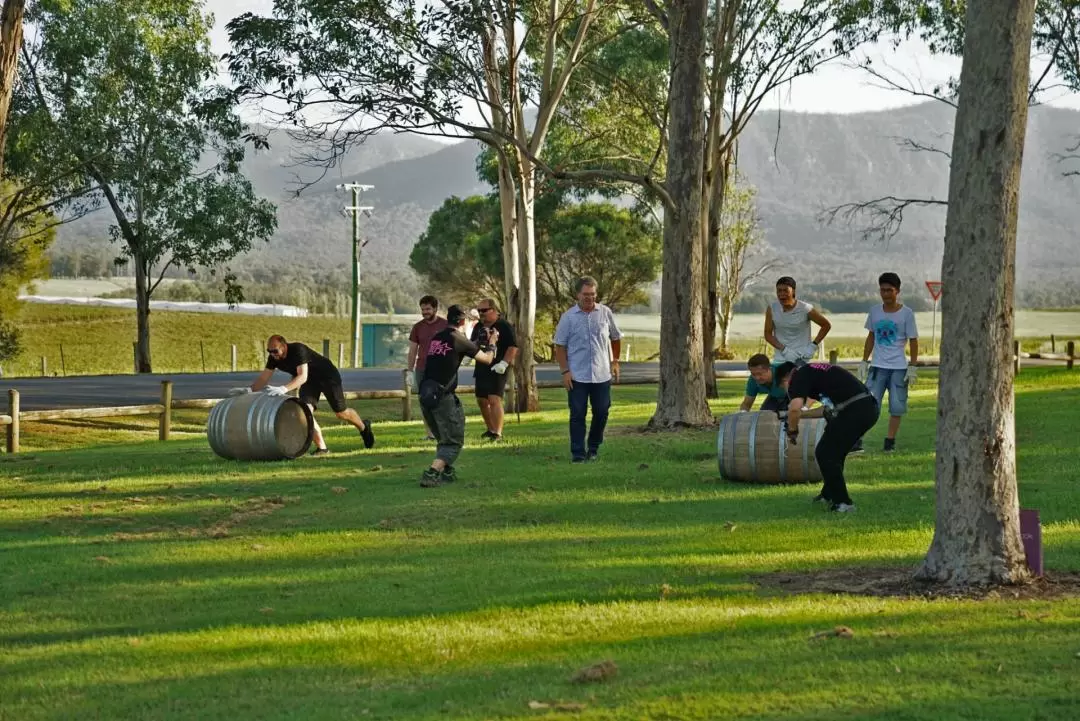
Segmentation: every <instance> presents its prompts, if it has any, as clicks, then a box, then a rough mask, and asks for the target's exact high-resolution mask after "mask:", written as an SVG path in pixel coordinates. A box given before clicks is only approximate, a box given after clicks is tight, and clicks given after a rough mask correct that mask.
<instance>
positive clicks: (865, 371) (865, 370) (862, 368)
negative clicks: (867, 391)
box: [855, 361, 870, 383]
mask: <svg viewBox="0 0 1080 721" xmlns="http://www.w3.org/2000/svg"><path fill="white" fill-rule="evenodd" d="M855 375H856V376H857V377H858V378H859V380H860V381H862V382H863V383H865V382H866V376H868V375H870V361H859V370H858V371H857V372H856V373H855Z"/></svg>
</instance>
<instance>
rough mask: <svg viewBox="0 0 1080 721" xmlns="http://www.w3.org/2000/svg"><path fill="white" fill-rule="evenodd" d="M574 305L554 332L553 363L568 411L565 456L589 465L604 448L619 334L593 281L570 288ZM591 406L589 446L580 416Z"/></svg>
mask: <svg viewBox="0 0 1080 721" xmlns="http://www.w3.org/2000/svg"><path fill="white" fill-rule="evenodd" d="M574 293H575V294H576V295H577V299H578V302H577V305H575V306H574V307H572V308H570V310H568V311H566V312H565V313H563V314H562V318H560V319H559V325H558V326H557V327H556V328H555V359H556V360H557V361H558V363H559V370H560V371H561V372H562V379H563V387H564V388H566V393H567V398H568V401H569V405H570V454H571V457H572V459H573V462H574V463H585V462H587V461H594V460H596V458H597V457H598V455H599V453H600V445H601V444H602V443H603V442H604V428H605V426H607V419H608V410H609V409H610V408H611V381H612V378H614V379H615V382H618V380H619V352H620V350H621V348H622V342H621V339H622V333H621V332H620V331H619V327H618V326H617V325H616V324H615V315H614V313H612V312H611V309H610V308H608V307H607V306H606V305H604V304H602V303H597V302H596V298H597V284H596V280H595V279H593V278H590V277H588V276H585V277H583V278H579V279H578V280H577V281H576V282H575V284H574ZM589 405H591V406H592V423H591V424H590V426H589V434H588V439H587V442H588V445H586V436H585V415H586V413H587V412H588V406H589Z"/></svg>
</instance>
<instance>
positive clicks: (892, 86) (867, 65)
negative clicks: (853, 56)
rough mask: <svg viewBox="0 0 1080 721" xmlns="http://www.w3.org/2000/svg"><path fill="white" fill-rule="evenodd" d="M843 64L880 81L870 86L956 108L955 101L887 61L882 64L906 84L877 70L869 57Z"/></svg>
mask: <svg viewBox="0 0 1080 721" xmlns="http://www.w3.org/2000/svg"><path fill="white" fill-rule="evenodd" d="M845 64H846V65H847V66H848V67H852V68H858V69H860V70H862V71H864V72H866V73H867V74H868V75H870V76H871V77H873V78H875V79H876V80H878V81H879V82H880V84H876V83H870V86H871V87H875V88H881V89H882V90H897V91H899V92H902V93H907V94H908V95H913V96H915V97H917V98H928V99H930V100H937V101H938V102H940V103H945V104H946V105H948V106H949V107H951V108H953V109H954V110H955V109H956V102H955V101H953V100H950V99H949V98H946V97H944V96H942V95H939V94H938V93H937V92H935V91H928V90H926V89H925V88H924V87H923V86H922V83H917V82H916V81H915V80H912V79H911V78H909V77H908V76H907V75H906V74H904V73H903V72H902V71H900V70H896V69H895V68H893V67H891V66H890V65H889V64H888V63H885V62H883V63H882V64H883V65H884V66H885V67H886V68H889V70H892V71H893V72H895V73H896V74H897V75H899V76H900V77H901V78H903V80H904V82H905V83H906V85H905V84H903V83H901V82H900V81H897V80H894V79H893V78H891V77H889V76H888V75H886V74H885V73H882V72H880V71H879V70H877V68H875V67H873V65H872V63H871V61H870V59H869V58H867V59H865V60H864V61H863V62H861V63H845Z"/></svg>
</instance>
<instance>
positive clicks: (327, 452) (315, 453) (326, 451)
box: [311, 448, 330, 456]
mask: <svg viewBox="0 0 1080 721" xmlns="http://www.w3.org/2000/svg"><path fill="white" fill-rule="evenodd" d="M311 455H313V456H328V455H330V449H329V448H316V449H315V450H313V451H312V452H311Z"/></svg>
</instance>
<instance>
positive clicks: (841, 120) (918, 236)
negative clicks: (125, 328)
mask: <svg viewBox="0 0 1080 721" xmlns="http://www.w3.org/2000/svg"><path fill="white" fill-rule="evenodd" d="M1029 115H1030V117H1029V124H1028V138H1027V147H1026V150H1025V158H1024V169H1023V176H1022V181H1021V208H1020V223H1019V241H1018V254H1017V255H1018V276H1019V280H1020V282H1021V283H1028V284H1031V283H1036V284H1038V283H1044V284H1046V283H1049V284H1059V283H1069V282H1073V281H1072V279H1073V278H1075V277H1076V275H1077V273H1078V272H1080V255H1078V254H1076V253H1075V249H1076V247H1077V244H1076V241H1075V233H1074V231H1073V229H1074V228H1077V227H1080V178H1072V179H1070V178H1066V177H1063V172H1064V171H1065V170H1066V169H1070V168H1071V169H1076V168H1075V167H1074V166H1067V165H1063V164H1062V163H1061V162H1060V161H1059V160H1058V159H1057V158H1056V156H1059V155H1060V154H1062V153H1065V151H1066V149H1067V148H1068V147H1069V145H1070V143H1072V142H1075V136H1076V135H1077V134H1078V133H1080V112H1078V111H1074V110H1068V109H1061V108H1053V107H1035V108H1032V110H1031V112H1030V114H1029ZM952 117H953V110H952V108H950V107H948V106H946V105H945V104H943V103H939V102H927V103H922V104H918V105H911V106H906V107H902V108H895V109H889V110H884V111H877V112H873V113H853V114H820V113H798V112H788V111H783V112H780V111H776V110H768V111H760V112H759V113H758V114H757V115H756V116H755V117H754V118H753V119H752V120H751V122H750V123H749V124H748V125H747V127H746V129H745V130H744V132H743V133H742V135H741V136H740V139H739V145H738V164H739V170H740V172H741V173H742V174H743V175H744V176H745V177H746V179H747V180H748V182H750V183H751V184H753V185H754V186H755V188H756V189H757V202H758V215H759V217H760V219H761V225H762V227H763V229H764V230H765V233H766V239H767V241H768V243H769V245H770V246H771V252H772V253H773V255H775V256H777V257H779V258H780V259H781V261H782V262H781V265H780V266H779V267H780V268H782V269H783V271H784V272H785V273H788V274H791V275H795V276H796V277H798V278H800V279H801V280H803V279H804V280H805V281H806V282H808V283H810V284H814V285H827V284H839V285H845V284H854V285H858V286H862V285H865V284H866V283H867V282H868V281H867V279H868V278H870V279H871V280H870V281H869V282H870V283H871V284H872V283H873V278H876V276H877V273H879V272H881V271H882V270H885V269H889V270H895V271H897V272H899V273H900V274H901V276H903V277H905V278H909V277H910V278H912V279H913V280H916V281H921V280H924V279H933V278H935V277H936V276H937V274H938V273H939V270H940V262H941V250H942V245H943V236H944V222H945V212H944V211H945V208H944V207H943V206H939V207H926V208H912V209H909V210H908V211H907V212H906V213H905V216H904V222H903V225H902V227H901V228H900V231H899V232H898V233H897V234H896V235H895V236H893V237H892V238H891V239H890V240H889V241H888V242H887V243H880V242H879V243H875V242H869V241H865V240H863V239H862V234H861V232H860V230H859V227H858V226H857V225H856V226H854V227H848V226H846V225H845V224H843V223H834V224H833V225H824V224H822V222H821V221H820V217H821V215H822V213H823V211H825V210H826V209H828V208H830V207H835V206H839V205H842V204H844V203H853V202H861V201H866V200H870V199H872V198H876V197H882V196H888V195H892V196H897V197H904V198H909V197H910V198H933V199H938V200H944V199H945V198H946V197H947V193H948V179H949V162H948V157H947V156H946V155H945V154H944V153H942V152H933V151H913V150H911V149H905V148H904V147H902V146H901V145H900V140H899V139H901V138H910V139H911V140H913V141H915V142H917V143H922V144H925V145H931V146H937V148H938V149H939V150H942V151H944V152H945V153H947V152H948V150H949V146H950V145H951V130H952ZM481 147H482V146H481V145H480V143H478V142H476V141H471V140H463V141H460V142H456V143H449V144H448V143H439V142H437V141H434V140H431V139H429V138H424V137H420V136H416V135H410V134H398V135H384V134H380V135H376V136H373V137H372V138H370V139H369V140H367V141H366V142H365V143H364V144H362V145H360V146H359V147H357V148H354V149H353V150H352V151H351V152H350V153H348V154H346V155H345V156H344V157H343V158H342V161H341V163H340V165H339V166H338V167H337V168H334V169H331V170H330V171H328V172H327V174H326V176H325V177H323V178H322V179H320V180H317V181H316V182H314V183H313V184H312V185H310V187H308V188H306V189H305V190H304V191H303V192H301V193H300V194H299V195H295V194H294V193H293V194H290V193H289V192H288V190H287V186H288V179H289V176H290V174H291V173H293V172H295V169H289V168H287V167H286V166H287V165H288V164H289V162H288V159H289V158H290V157H291V156H292V154H293V153H295V151H296V149H297V146H296V144H295V142H294V141H293V139H292V138H291V137H290V136H289V135H288V134H287V133H286V132H284V131H280V130H274V131H270V150H269V151H266V152H261V153H254V154H250V155H249V157H248V158H247V159H246V160H245V165H244V168H245V172H247V173H248V177H250V178H251V179H252V182H253V184H254V185H255V187H256V189H257V191H258V192H259V193H260V194H261V195H263V196H264V197H268V198H270V199H272V200H274V201H275V202H277V203H278V204H279V213H278V218H279V228H278V231H277V233H276V234H275V236H274V238H273V239H272V240H271V241H270V243H268V244H267V245H265V246H260V247H259V248H257V249H256V250H254V251H252V252H251V253H249V254H247V256H245V257H243V258H241V259H238V261H237V262H235V263H234V264H233V265H234V267H235V268H239V269H241V270H245V269H246V270H249V271H251V270H252V269H255V268H259V267H261V266H272V267H277V268H280V267H282V266H285V265H288V266H292V267H294V268H307V269H309V270H311V271H313V272H315V274H318V273H319V272H323V273H326V274H336V273H338V272H340V271H341V269H342V268H343V267H346V266H347V265H348V260H349V252H350V251H349V238H350V234H351V224H350V221H349V220H348V219H347V218H345V217H343V215H342V212H341V207H342V206H343V205H345V201H346V200H347V197H346V195H345V194H344V193H342V192H340V191H337V190H335V185H336V184H338V183H342V182H364V183H367V184H371V185H374V186H375V189H374V190H373V191H371V192H369V193H365V195H364V203H365V204H366V205H373V206H374V207H375V212H374V215H373V216H372V217H371V218H370V219H368V218H365V219H364V220H363V222H362V224H361V228H362V233H363V235H364V237H365V239H367V240H368V241H369V244H368V246H367V247H366V248H365V249H364V259H365V263H366V264H368V266H369V267H370V268H372V269H373V270H376V271H386V272H397V271H402V270H404V269H405V267H406V264H407V259H408V254H409V251H410V250H411V248H412V245H413V244H414V243H415V242H416V240H417V238H418V237H419V235H420V234H421V233H423V232H424V230H425V229H426V224H427V217H428V216H429V215H430V213H431V212H432V211H433V210H435V209H436V208H438V207H439V205H441V204H442V202H443V200H444V199H446V198H447V197H450V196H452V195H456V196H459V197H466V196H469V195H474V194H477V193H485V192H489V191H490V188H489V187H488V186H487V185H486V184H485V183H483V182H481V181H480V180H479V179H478V178H477V175H476V168H475V166H476V156H477V154H478V153H479V152H480V150H481ZM301 170H302V171H303V172H305V173H307V174H306V175H305V176H304V178H305V180H308V181H311V180H314V179H315V176H316V174H317V173H319V172H321V171H318V170H314V169H311V168H302V169H301ZM108 221H109V216H107V215H106V214H104V213H97V214H95V215H94V216H91V217H88V218H84V219H82V220H80V221H78V222H76V223H73V224H71V225H68V226H65V227H63V228H61V230H60V232H59V233H58V240H57V243H56V248H55V251H54V252H64V251H65V250H66V249H70V248H72V247H94V248H98V249H100V247H102V246H104V247H106V248H108V244H106V243H102V241H100V240H97V238H101V237H104V235H105V228H106V227H107V225H108ZM115 252H116V249H115V248H112V249H111V253H112V254H115Z"/></svg>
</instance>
